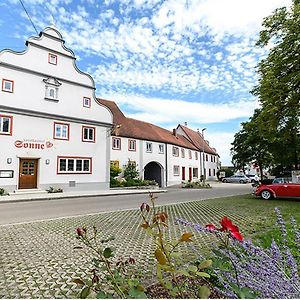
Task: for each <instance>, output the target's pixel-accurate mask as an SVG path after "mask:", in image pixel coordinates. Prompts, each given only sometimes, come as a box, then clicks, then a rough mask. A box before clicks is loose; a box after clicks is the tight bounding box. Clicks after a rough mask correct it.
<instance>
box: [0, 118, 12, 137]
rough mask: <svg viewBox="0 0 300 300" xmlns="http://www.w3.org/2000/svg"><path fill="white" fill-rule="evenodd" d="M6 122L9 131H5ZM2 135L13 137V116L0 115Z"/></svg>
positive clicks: (0, 132) (0, 131)
mask: <svg viewBox="0 0 300 300" xmlns="http://www.w3.org/2000/svg"><path fill="white" fill-rule="evenodd" d="M5 120H8V131H4V121H5ZM0 134H1V135H12V116H6V115H0Z"/></svg>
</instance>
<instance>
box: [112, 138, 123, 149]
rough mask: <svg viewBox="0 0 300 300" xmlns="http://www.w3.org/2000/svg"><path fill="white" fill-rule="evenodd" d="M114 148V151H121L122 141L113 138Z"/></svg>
mask: <svg viewBox="0 0 300 300" xmlns="http://www.w3.org/2000/svg"><path fill="white" fill-rule="evenodd" d="M112 148H113V149H114V150H121V139H120V138H112Z"/></svg>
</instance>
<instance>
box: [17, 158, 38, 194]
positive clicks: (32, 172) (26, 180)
mask: <svg viewBox="0 0 300 300" xmlns="http://www.w3.org/2000/svg"><path fill="white" fill-rule="evenodd" d="M37 170H38V160H37V159H25V158H24V159H23V158H20V169H19V189H34V188H36V187H37Z"/></svg>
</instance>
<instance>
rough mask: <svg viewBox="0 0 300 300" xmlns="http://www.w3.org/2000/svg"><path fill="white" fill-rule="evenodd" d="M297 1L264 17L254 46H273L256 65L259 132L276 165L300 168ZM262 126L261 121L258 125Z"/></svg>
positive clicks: (299, 22)
mask: <svg viewBox="0 0 300 300" xmlns="http://www.w3.org/2000/svg"><path fill="white" fill-rule="evenodd" d="M299 28H300V1H299V0H293V3H292V6H291V8H290V9H287V8H286V7H283V8H279V9H276V10H275V11H274V13H273V14H272V15H271V16H269V17H267V18H265V19H264V22H263V30H262V31H261V32H260V37H259V40H258V42H257V45H258V46H260V47H267V46H270V45H271V46H272V45H273V47H272V48H271V50H270V52H269V54H268V56H267V57H266V58H265V59H263V60H262V61H261V62H260V63H259V65H258V74H259V82H258V85H257V86H256V87H255V88H254V89H253V91H252V93H253V94H254V95H255V96H257V97H258V98H259V101H260V103H261V106H262V109H261V112H260V119H264V127H262V126H260V132H261V133H263V134H264V137H266V138H267V139H268V143H269V146H270V148H269V150H270V151H271V152H272V155H273V158H274V161H275V163H276V164H277V165H282V166H284V167H289V168H291V167H294V168H297V167H298V168H299V153H300V42H299V41H300V30H299ZM260 125H262V124H260Z"/></svg>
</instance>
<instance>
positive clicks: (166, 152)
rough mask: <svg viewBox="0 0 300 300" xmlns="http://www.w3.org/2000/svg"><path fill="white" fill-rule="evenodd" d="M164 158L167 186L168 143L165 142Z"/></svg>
mask: <svg viewBox="0 0 300 300" xmlns="http://www.w3.org/2000/svg"><path fill="white" fill-rule="evenodd" d="M165 148H166V150H165V160H166V169H165V170H166V183H165V186H166V187H167V186H168V144H167V143H165Z"/></svg>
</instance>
